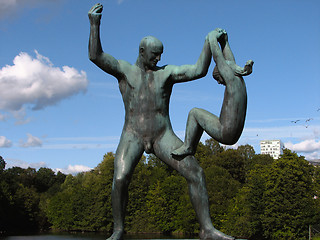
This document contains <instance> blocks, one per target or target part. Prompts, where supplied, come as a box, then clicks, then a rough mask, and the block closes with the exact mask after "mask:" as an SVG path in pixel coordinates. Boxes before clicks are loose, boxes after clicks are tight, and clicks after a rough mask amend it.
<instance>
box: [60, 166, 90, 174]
mask: <svg viewBox="0 0 320 240" xmlns="http://www.w3.org/2000/svg"><path fill="white" fill-rule="evenodd" d="M90 170H92V168H90V167H87V166H84V165H74V166H72V165H69V166H68V167H67V168H56V169H55V171H56V172H58V171H60V172H62V173H64V174H73V175H74V174H77V173H80V172H87V171H90Z"/></svg>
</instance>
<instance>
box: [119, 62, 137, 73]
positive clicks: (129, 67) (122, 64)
mask: <svg viewBox="0 0 320 240" xmlns="http://www.w3.org/2000/svg"><path fill="white" fill-rule="evenodd" d="M118 62H119V65H120V68H121V71H122V72H124V73H126V72H129V71H132V69H133V68H134V67H135V65H133V64H131V63H129V62H127V61H125V60H118Z"/></svg>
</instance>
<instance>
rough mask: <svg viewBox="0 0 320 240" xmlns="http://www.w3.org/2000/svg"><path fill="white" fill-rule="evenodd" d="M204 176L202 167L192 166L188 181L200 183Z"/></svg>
mask: <svg viewBox="0 0 320 240" xmlns="http://www.w3.org/2000/svg"><path fill="white" fill-rule="evenodd" d="M204 176H205V175H204V171H203V169H202V168H201V167H200V166H198V167H197V168H194V169H192V171H190V175H189V181H191V182H193V183H201V182H203V179H204Z"/></svg>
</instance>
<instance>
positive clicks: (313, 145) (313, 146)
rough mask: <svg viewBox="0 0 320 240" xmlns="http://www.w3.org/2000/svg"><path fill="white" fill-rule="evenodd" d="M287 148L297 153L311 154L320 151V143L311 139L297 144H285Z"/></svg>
mask: <svg viewBox="0 0 320 240" xmlns="http://www.w3.org/2000/svg"><path fill="white" fill-rule="evenodd" d="M285 147H286V148H289V149H290V150H292V151H295V152H306V153H310V152H315V151H320V141H316V140H315V139H309V140H305V141H302V142H299V143H296V144H292V143H291V142H288V143H285Z"/></svg>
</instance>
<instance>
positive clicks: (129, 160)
mask: <svg viewBox="0 0 320 240" xmlns="http://www.w3.org/2000/svg"><path fill="white" fill-rule="evenodd" d="M143 151H144V150H143V145H142V144H141V141H140V140H139V139H137V137H136V136H133V135H132V134H128V133H125V132H123V133H122V135H121V139H120V143H119V146H118V148H117V151H116V155H115V160H114V176H113V184H112V193H111V196H112V214H113V219H114V229H113V234H112V236H111V237H110V238H109V240H120V239H123V234H124V218H125V211H126V205H127V201H128V185H129V182H130V180H131V176H132V173H133V170H134V168H135V166H136V165H137V163H138V162H139V160H140V158H141V156H142V153H143Z"/></svg>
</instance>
